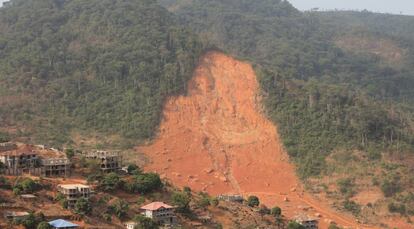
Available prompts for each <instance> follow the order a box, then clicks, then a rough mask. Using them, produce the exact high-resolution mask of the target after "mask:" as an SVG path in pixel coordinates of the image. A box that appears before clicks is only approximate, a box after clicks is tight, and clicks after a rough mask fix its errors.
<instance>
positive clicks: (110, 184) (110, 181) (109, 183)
mask: <svg viewBox="0 0 414 229" xmlns="http://www.w3.org/2000/svg"><path fill="white" fill-rule="evenodd" d="M121 186H122V181H121V178H120V177H119V175H118V174H116V173H108V174H106V175H105V176H104V177H103V178H102V179H101V180H100V181H99V189H101V190H103V191H105V192H112V191H115V190H117V189H118V188H120V187H121Z"/></svg>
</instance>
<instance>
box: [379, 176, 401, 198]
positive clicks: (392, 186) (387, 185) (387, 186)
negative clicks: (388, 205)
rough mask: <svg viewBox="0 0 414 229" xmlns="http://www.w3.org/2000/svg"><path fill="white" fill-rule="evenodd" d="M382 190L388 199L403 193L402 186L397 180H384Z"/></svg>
mask: <svg viewBox="0 0 414 229" xmlns="http://www.w3.org/2000/svg"><path fill="white" fill-rule="evenodd" d="M381 190H382V192H383V193H384V195H385V196H386V197H391V196H394V195H395V194H396V193H398V192H400V191H401V186H400V184H399V182H397V181H396V180H393V181H390V180H384V181H383V182H382V184H381Z"/></svg>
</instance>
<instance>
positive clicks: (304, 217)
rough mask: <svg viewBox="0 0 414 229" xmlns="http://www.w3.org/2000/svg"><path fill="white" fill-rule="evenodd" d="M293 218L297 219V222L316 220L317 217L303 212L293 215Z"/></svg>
mask: <svg viewBox="0 0 414 229" xmlns="http://www.w3.org/2000/svg"><path fill="white" fill-rule="evenodd" d="M293 219H294V220H296V221H299V222H309V221H318V219H316V218H313V217H310V216H308V215H305V214H300V215H297V216H295V217H293Z"/></svg>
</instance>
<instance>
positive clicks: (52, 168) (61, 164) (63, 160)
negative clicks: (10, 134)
mask: <svg viewBox="0 0 414 229" xmlns="http://www.w3.org/2000/svg"><path fill="white" fill-rule="evenodd" d="M82 156H83V157H85V158H88V159H96V160H99V161H100V166H101V170H102V171H104V172H116V171H118V170H120V169H122V156H121V155H120V153H119V152H107V151H92V152H86V153H83V155H82ZM0 162H1V163H2V164H3V165H4V168H3V169H2V170H3V171H2V172H3V173H4V174H6V175H11V176H17V175H22V174H30V175H33V176H44V177H68V176H70V175H71V170H72V166H71V165H72V164H71V161H70V160H69V159H68V158H67V157H66V154H65V153H64V152H62V151H60V150H57V149H54V148H46V147H45V146H43V145H27V144H20V143H12V142H5V143H0Z"/></svg>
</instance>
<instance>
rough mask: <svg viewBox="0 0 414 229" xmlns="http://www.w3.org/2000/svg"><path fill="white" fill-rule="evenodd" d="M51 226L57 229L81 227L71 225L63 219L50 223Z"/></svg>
mask: <svg viewBox="0 0 414 229" xmlns="http://www.w3.org/2000/svg"><path fill="white" fill-rule="evenodd" d="M49 225H50V226H52V227H55V228H65V227H79V225H77V224H74V223H71V222H69V221H66V220H63V219H57V220H53V221H50V222H49Z"/></svg>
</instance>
